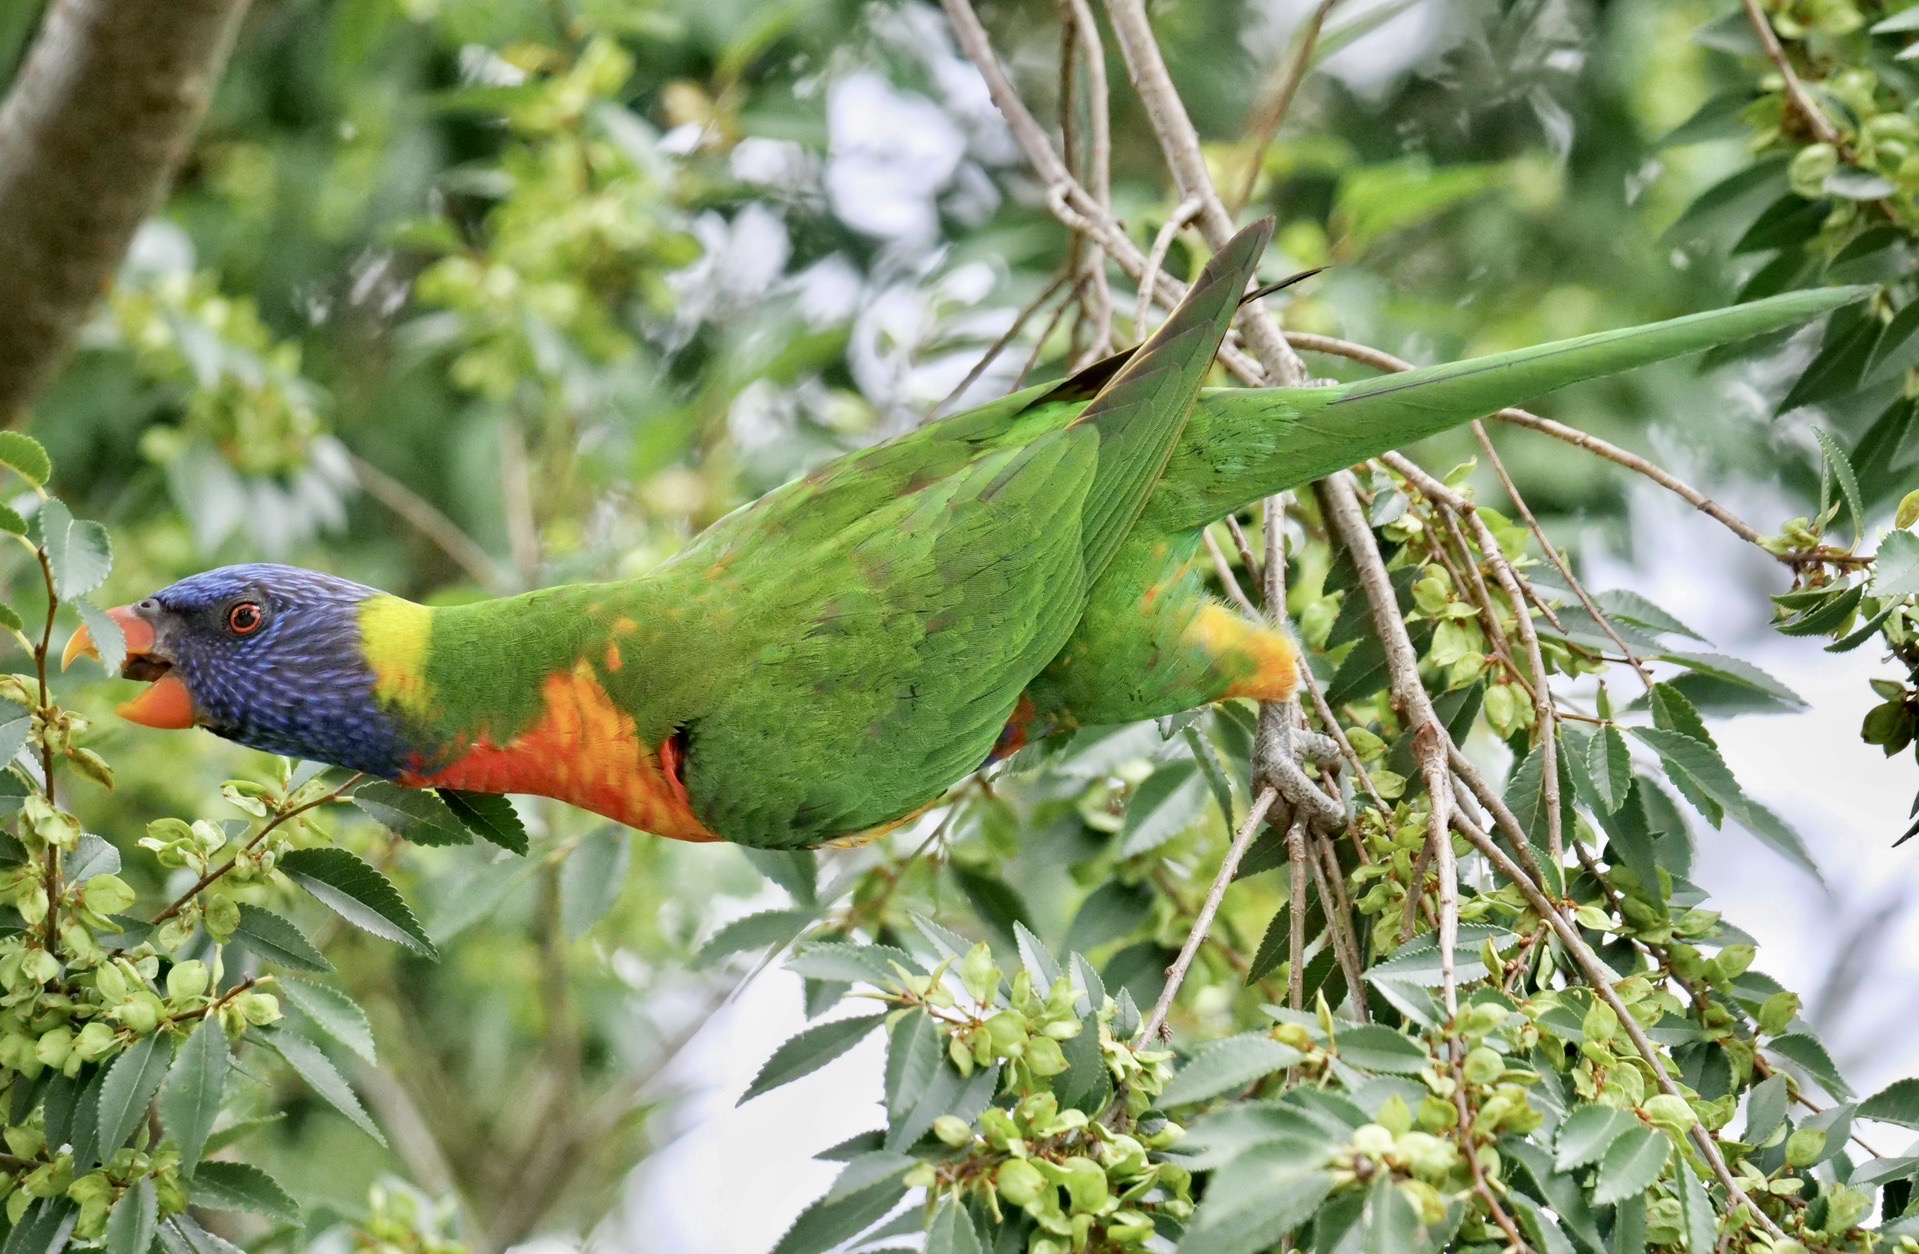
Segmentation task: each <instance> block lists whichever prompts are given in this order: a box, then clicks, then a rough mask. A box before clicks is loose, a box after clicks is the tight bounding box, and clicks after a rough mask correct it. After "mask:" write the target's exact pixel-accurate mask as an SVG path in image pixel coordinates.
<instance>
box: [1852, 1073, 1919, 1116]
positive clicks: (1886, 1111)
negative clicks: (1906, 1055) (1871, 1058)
mask: <svg viewBox="0 0 1919 1254" xmlns="http://www.w3.org/2000/svg"><path fill="white" fill-rule="evenodd" d="M1855 1113H1857V1114H1858V1116H1859V1117H1860V1118H1861V1119H1877V1120H1879V1121H1881V1122H1882V1123H1896V1124H1898V1125H1899V1126H1900V1127H1902V1128H1919V1079H1905V1080H1895V1081H1894V1082H1893V1083H1891V1084H1889V1085H1887V1086H1886V1087H1885V1088H1883V1089H1880V1090H1879V1091H1878V1092H1877V1093H1874V1094H1873V1095H1872V1096H1871V1097H1868V1098H1867V1099H1866V1100H1865V1101H1863V1102H1860V1103H1859V1109H1858V1111H1857V1112H1855Z"/></svg>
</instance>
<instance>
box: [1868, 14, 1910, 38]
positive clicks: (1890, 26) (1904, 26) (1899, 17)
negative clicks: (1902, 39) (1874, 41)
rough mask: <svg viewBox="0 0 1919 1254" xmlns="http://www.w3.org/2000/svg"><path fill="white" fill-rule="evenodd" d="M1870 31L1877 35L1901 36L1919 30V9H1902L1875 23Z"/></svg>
mask: <svg viewBox="0 0 1919 1254" xmlns="http://www.w3.org/2000/svg"><path fill="white" fill-rule="evenodd" d="M1870 29H1871V31H1872V33H1873V34H1875V35H1899V34H1904V33H1905V32H1906V31H1911V30H1919V8H1911V9H1901V10H1900V11H1899V12H1897V13H1895V14H1893V15H1892V16H1891V17H1888V18H1883V19H1881V20H1880V21H1877V22H1874V23H1873V24H1872V26H1871V28H1870Z"/></svg>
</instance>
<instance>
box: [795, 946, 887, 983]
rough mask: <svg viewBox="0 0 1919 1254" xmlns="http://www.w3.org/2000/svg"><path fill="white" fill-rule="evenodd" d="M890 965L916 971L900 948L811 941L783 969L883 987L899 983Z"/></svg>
mask: <svg viewBox="0 0 1919 1254" xmlns="http://www.w3.org/2000/svg"><path fill="white" fill-rule="evenodd" d="M894 963H898V964H899V965H900V966H902V967H904V968H905V969H906V970H908V971H914V972H917V971H919V969H920V968H919V963H917V962H915V961H914V960H913V956H912V955H911V954H909V953H907V952H906V951H905V950H904V949H895V948H893V947H892V946H891V945H850V944H847V943H846V942H844V941H814V942H813V943H811V944H808V945H805V946H802V947H801V949H800V951H799V952H798V953H797V954H795V955H794V956H793V958H792V959H791V960H790V961H788V962H787V964H786V966H787V969H788V970H790V971H794V972H796V973H798V974H800V975H803V976H805V977H806V978H808V979H811V980H841V981H844V982H846V983H849V984H854V983H867V984H877V985H880V986H883V987H884V986H891V985H894V984H898V983H899V978H900V977H899V973H898V972H896V971H894V970H893V964H894Z"/></svg>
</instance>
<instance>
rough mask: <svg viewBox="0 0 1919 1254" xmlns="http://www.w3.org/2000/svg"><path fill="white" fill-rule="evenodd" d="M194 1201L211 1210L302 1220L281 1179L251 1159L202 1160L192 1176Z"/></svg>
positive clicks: (297, 1204)
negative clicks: (252, 1162)
mask: <svg viewBox="0 0 1919 1254" xmlns="http://www.w3.org/2000/svg"><path fill="white" fill-rule="evenodd" d="M193 1204H194V1205H195V1206H204V1207H206V1208H208V1209H209V1210H239V1211H246V1212H247V1213H249V1214H253V1215H265V1216H266V1217H267V1218H268V1219H278V1220H281V1221H283V1222H285V1223H290V1224H297V1223H299V1222H300V1204H299V1203H298V1202H295V1201H294V1200H293V1198H292V1196H291V1195H290V1194H288V1193H287V1191H286V1190H285V1189H283V1188H281V1187H280V1182H279V1181H278V1180H275V1179H274V1178H273V1177H272V1176H270V1175H268V1174H267V1173H266V1172H264V1171H261V1170H260V1169H259V1168H258V1167H255V1166H253V1165H252V1164H251V1163H235V1162H208V1163H201V1164H200V1170H199V1172H198V1173H197V1174H196V1175H195V1176H194V1177H193Z"/></svg>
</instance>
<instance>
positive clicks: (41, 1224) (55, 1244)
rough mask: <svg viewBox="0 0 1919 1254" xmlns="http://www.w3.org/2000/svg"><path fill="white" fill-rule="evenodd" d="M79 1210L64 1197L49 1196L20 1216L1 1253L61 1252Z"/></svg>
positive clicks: (35, 1253)
mask: <svg viewBox="0 0 1919 1254" xmlns="http://www.w3.org/2000/svg"><path fill="white" fill-rule="evenodd" d="M79 1219H80V1213H79V1211H78V1210H76V1209H75V1208H74V1205H73V1203H72V1202H70V1201H68V1200H67V1199H66V1198H64V1197H50V1198H48V1199H47V1200H46V1201H44V1202H41V1203H40V1204H39V1205H38V1206H35V1207H34V1208H33V1209H32V1210H31V1211H29V1212H27V1213H26V1214H25V1215H22V1216H21V1217H20V1222H19V1223H17V1224H15V1225H14V1226H13V1231H12V1232H9V1233H8V1234H7V1243H6V1245H4V1246H0V1254H60V1251H61V1250H64V1249H66V1248H67V1240H68V1238H69V1237H71V1236H72V1235H73V1225H74V1224H76V1223H78V1222H79Z"/></svg>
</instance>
